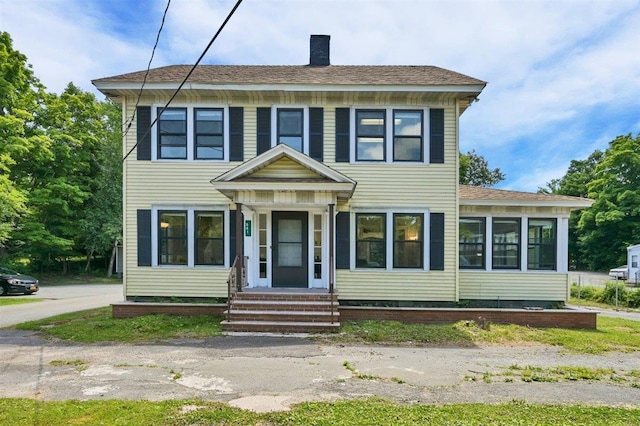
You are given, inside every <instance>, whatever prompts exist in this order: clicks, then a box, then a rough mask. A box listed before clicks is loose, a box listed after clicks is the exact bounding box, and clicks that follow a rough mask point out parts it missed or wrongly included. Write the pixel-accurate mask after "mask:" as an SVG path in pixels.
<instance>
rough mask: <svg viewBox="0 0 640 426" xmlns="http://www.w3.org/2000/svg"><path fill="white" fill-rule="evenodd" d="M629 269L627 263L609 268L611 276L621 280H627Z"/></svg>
mask: <svg viewBox="0 0 640 426" xmlns="http://www.w3.org/2000/svg"><path fill="white" fill-rule="evenodd" d="M628 270H629V269H628V268H627V265H622V266H618V267H617V268H613V269H610V270H609V276H610V277H613V278H618V279H619V280H626V279H627V272H628Z"/></svg>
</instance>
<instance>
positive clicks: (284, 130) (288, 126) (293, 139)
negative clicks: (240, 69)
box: [276, 108, 304, 152]
mask: <svg viewBox="0 0 640 426" xmlns="http://www.w3.org/2000/svg"><path fill="white" fill-rule="evenodd" d="M277 124H278V130H277V132H278V134H277V137H276V143H277V144H281V143H283V144H285V145H289V146H290V147H291V148H293V149H295V150H297V151H300V152H304V110H303V109H302V108H296V109H292V108H278V119H277Z"/></svg>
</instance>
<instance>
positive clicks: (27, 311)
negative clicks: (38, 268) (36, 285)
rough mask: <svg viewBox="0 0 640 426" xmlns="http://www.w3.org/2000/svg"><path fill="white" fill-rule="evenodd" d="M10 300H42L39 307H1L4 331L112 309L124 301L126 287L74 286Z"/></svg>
mask: <svg viewBox="0 0 640 426" xmlns="http://www.w3.org/2000/svg"><path fill="white" fill-rule="evenodd" d="M4 297H7V298H27V299H42V301H41V302H37V303H25V304H21V305H7V306H0V327H8V326H11V325H15V324H19V323H21V322H25V321H33V320H37V319H42V318H48V317H52V316H55V315H60V314H66V313H69V312H76V311H84V310H86V309H94V308H100V307H103V306H109V305H110V304H112V303H115V302H120V301H122V300H123V299H124V296H123V291H122V284H87V285H82V284H74V285H60V286H51V287H47V286H44V287H40V290H39V291H38V292H37V293H35V294H31V295H28V296H11V295H10V296H4Z"/></svg>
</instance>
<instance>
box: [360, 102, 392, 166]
mask: <svg viewBox="0 0 640 426" xmlns="http://www.w3.org/2000/svg"><path fill="white" fill-rule="evenodd" d="M385 134H386V127H385V111H384V110H376V111H366V110H358V111H356V160H358V161H384V160H385V150H386V149H385Z"/></svg>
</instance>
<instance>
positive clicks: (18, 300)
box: [0, 296, 42, 306]
mask: <svg viewBox="0 0 640 426" xmlns="http://www.w3.org/2000/svg"><path fill="white" fill-rule="evenodd" d="M33 302H42V299H37V298H34V297H30V298H28V299H27V298H25V297H11V296H7V297H0V306H9V305H23V304H25V303H33Z"/></svg>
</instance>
